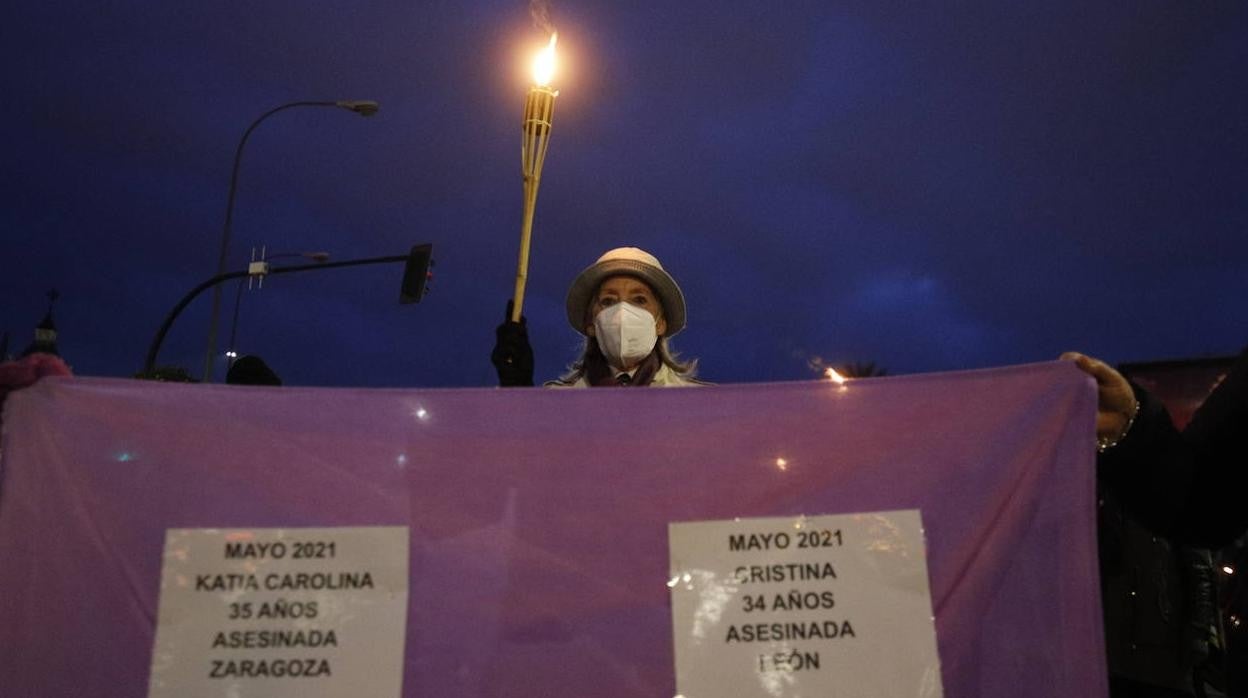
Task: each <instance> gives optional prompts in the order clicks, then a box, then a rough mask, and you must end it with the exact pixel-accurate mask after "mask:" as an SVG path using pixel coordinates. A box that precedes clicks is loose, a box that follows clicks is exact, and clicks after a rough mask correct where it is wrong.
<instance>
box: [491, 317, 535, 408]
mask: <svg viewBox="0 0 1248 698" xmlns="http://www.w3.org/2000/svg"><path fill="white" fill-rule="evenodd" d="M514 307H515V301H507V316H506V317H505V318H504V320H503V324H501V325H499V326H498V329H496V330H494V334H495V335H496V336H497V341H496V342H495V343H494V352H493V353H491V354H490V362H491V363H493V364H494V368H496V369H498V384H499V385H501V386H503V387H508V386H519V385H533V347H531V346H529V329H528V326H527V324H526V322H525V319H524V316H523V315H521V316H520V322H512V321H511V311H512V309H513V308H514Z"/></svg>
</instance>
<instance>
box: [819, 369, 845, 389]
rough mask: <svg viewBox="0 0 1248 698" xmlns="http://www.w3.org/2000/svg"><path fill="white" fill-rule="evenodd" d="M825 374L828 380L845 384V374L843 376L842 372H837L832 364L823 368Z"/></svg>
mask: <svg viewBox="0 0 1248 698" xmlns="http://www.w3.org/2000/svg"><path fill="white" fill-rule="evenodd" d="M823 376H824V377H825V378H827V379H828V380H830V381H832V382H833V383H836V384H837V385H844V384H845V380H846V379H845V376H842V375H841V374H839V373H837V372H836V369H835V368H832V367H831V366H829V367H827V368H825V369H824V370H823Z"/></svg>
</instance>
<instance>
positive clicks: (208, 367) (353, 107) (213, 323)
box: [203, 99, 379, 383]
mask: <svg viewBox="0 0 1248 698" xmlns="http://www.w3.org/2000/svg"><path fill="white" fill-rule="evenodd" d="M294 107H337V108H339V109H346V110H347V111H352V112H355V113H356V114H359V115H360V116H372V115H373V114H376V113H377V110H378V108H379V105H378V104H377V103H376V102H374V101H372V100H354V99H351V100H337V101H321V102H317V101H304V102H288V103H286V104H283V105H281V106H278V107H274V108H273V109H270V110H268V111H266V112H265V113H263V114H261V115H260V116H259V117H258V118H257V119H256V120H255V121H253V122H251V125H250V126H248V127H247V130H246V131H243V137H242V138H241V139H240V140H239V141H238V149H237V150H235V151H234V169H233V171H232V172H231V174H230V193H229V196H228V197H227V198H226V202H225V227H224V229H223V230H222V231H221V255H220V256H219V257H218V259H217V274H218V275H221V274H224V273H225V264H226V258H227V257H228V256H229V253H230V228H231V225H232V223H233V222H234V195H235V193H237V191H238V167H239V165H240V164H241V163H242V160H243V146H245V145H247V138H248V137H249V136H251V132H252V131H254V130H256V127H257V126H259V125H260V123H261V122H262V121H264V120H265V119H267V118H269V117H270V116H273V115H274V114H276V113H278V112H279V111H283V110H286V109H291V108H294ZM220 314H221V287H220V286H215V287H213V289H212V317H211V318H210V319H209V324H208V349H207V351H206V352H205V355H204V378H203V380H204V382H205V383H211V382H212V368H213V366H212V364H213V359H214V358H216V357H215V356H214V355H215V354H216V352H217V322H218V316H219V315H220Z"/></svg>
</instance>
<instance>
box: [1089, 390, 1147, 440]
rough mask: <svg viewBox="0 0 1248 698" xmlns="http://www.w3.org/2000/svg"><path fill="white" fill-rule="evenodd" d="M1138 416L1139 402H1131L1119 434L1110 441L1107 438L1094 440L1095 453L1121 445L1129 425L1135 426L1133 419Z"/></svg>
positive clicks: (1128, 430) (1129, 429)
mask: <svg viewBox="0 0 1248 698" xmlns="http://www.w3.org/2000/svg"><path fill="white" fill-rule="evenodd" d="M1139 414H1140V401H1139V400H1132V401H1131V415H1130V416H1129V417H1127V425H1126V426H1125V427H1123V428H1122V431H1121V432H1119V433H1118V437H1117V438H1114V439H1111V438H1109V437H1108V436H1105V437H1101V438H1098V439H1097V440H1096V451H1097V453H1104V452H1106V451H1108V450H1109V449H1111V448H1113V447H1114V446H1117V445H1118V444H1120V443H1122V440H1123V439H1125V438H1127V433H1128V432H1130V431H1131V425H1133V424H1135V418H1136V416H1137V415H1139Z"/></svg>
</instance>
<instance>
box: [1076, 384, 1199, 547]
mask: <svg viewBox="0 0 1248 698" xmlns="http://www.w3.org/2000/svg"><path fill="white" fill-rule="evenodd" d="M1131 387H1132V389H1133V390H1134V391H1135V398H1136V400H1138V401H1139V403H1140V410H1139V412H1138V413H1137V414H1136V417H1135V422H1134V423H1133V424H1132V426H1131V429H1130V431H1128V432H1127V435H1126V437H1125V438H1123V440H1122V441H1121V442H1120V443H1119V444H1118V445H1117V446H1114V447H1113V448H1110V449H1109V450H1107V451H1105V452H1104V453H1102V454H1100V456H1099V457H1098V458H1097V475H1098V480H1099V482H1100V486H1101V487H1102V488H1103V489H1107V490H1108V491H1109V493H1110V495H1111V496H1112V498H1113V499H1114V500H1115V501H1117V502H1118V503H1119V504H1120V505H1121V506H1122V507H1123V508H1124V509H1125V510H1126V512H1127V513H1128V514H1129V515H1130V516H1131V517H1132V518H1134V519H1135V520H1137V521H1139V522H1140V523H1141V524H1143V525H1144V527H1145V528H1147V529H1148V530H1149V531H1151V532H1152V533H1153V534H1155V535H1164V536H1173V535H1176V534H1177V533H1178V532H1179V530H1180V529H1181V527H1182V523H1183V517H1184V515H1185V514H1186V513H1187V503H1188V498H1189V496H1190V495H1191V488H1192V482H1193V476H1192V460H1191V453H1190V452H1189V450H1188V448H1187V445H1186V444H1185V443H1184V440H1183V436H1182V435H1181V434H1180V433H1179V432H1178V430H1177V429H1175V428H1174V422H1172V421H1171V420H1170V413H1168V412H1167V411H1166V408H1165V406H1164V405H1162V403H1161V400H1159V399H1157V398H1156V397H1155V396H1153V395H1152V394H1150V393H1149V392H1148V391H1146V390H1144V389H1143V388H1140V387H1139V386H1137V385H1135V384H1132V386H1131Z"/></svg>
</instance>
